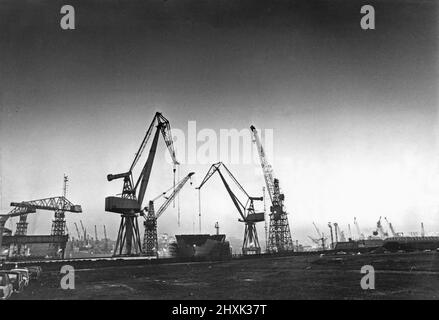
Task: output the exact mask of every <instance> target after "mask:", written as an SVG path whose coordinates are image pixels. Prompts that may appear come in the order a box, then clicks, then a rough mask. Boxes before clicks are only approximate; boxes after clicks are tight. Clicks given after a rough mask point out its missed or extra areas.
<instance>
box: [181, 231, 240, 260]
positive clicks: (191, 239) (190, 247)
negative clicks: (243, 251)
mask: <svg viewBox="0 0 439 320" xmlns="http://www.w3.org/2000/svg"><path fill="white" fill-rule="evenodd" d="M175 238H176V239H177V256H178V257H179V258H190V257H206V258H221V259H224V258H229V257H231V253H230V244H229V242H228V241H226V240H225V239H226V236H225V235H224V234H217V235H209V234H182V235H176V236H175Z"/></svg>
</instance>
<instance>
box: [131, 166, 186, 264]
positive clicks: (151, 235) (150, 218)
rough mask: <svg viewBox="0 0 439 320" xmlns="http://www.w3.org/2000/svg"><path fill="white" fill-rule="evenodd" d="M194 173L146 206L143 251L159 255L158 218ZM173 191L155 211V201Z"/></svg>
mask: <svg viewBox="0 0 439 320" xmlns="http://www.w3.org/2000/svg"><path fill="white" fill-rule="evenodd" d="M193 175H194V172H191V173H189V174H188V175H187V176H186V177H184V178H183V179H182V180H181V181H179V182H178V183H177V185H174V186H173V187H171V188H169V189H168V190H167V191H165V192H163V193H161V194H160V195H159V196H157V197H156V198H155V199H153V200H150V201H149V204H148V207H147V208H145V209H144V210H143V211H142V212H141V213H140V214H141V215H142V216H143V217H144V218H145V221H144V222H143V225H144V226H145V235H144V237H143V253H144V254H145V255H146V256H150V257H152V256H156V257H158V239H157V219H158V218H160V216H161V215H162V214H163V213H164V212H165V210H166V209H167V208H168V206H169V204H170V203H171V202H172V201H173V200H174V199H175V196H176V195H177V194H178V193H179V192H180V190H181V189H182V188H183V186H184V185H185V184H186V182H187V181H188V180H190V179H191V177H192V176H193ZM172 189H173V192H172V193H171V194H170V195H169V197H166V200H165V202H164V203H163V204H162V205H161V206H160V208H159V209H158V210H157V211H155V209H154V201H155V200H157V199H158V198H160V197H162V196H163V195H165V194H167V193H168V192H169V191H170V190H172Z"/></svg>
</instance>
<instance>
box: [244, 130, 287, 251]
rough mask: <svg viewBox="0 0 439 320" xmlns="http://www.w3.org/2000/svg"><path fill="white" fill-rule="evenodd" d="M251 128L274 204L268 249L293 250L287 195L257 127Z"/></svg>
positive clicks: (272, 206)
mask: <svg viewBox="0 0 439 320" xmlns="http://www.w3.org/2000/svg"><path fill="white" fill-rule="evenodd" d="M250 129H251V131H252V134H253V141H254V142H255V144H256V148H257V150H258V154H259V159H260V162H261V167H262V172H263V174H264V180H265V184H266V186H267V190H268V194H269V196H270V200H271V204H272V205H271V207H270V231H269V242H268V247H267V251H269V252H279V251H292V250H294V247H293V240H292V238H291V232H290V225H289V223H288V216H287V212H286V211H285V208H284V204H283V201H284V200H285V196H284V194H283V193H281V192H280V186H279V179H276V178H274V176H273V169H272V167H271V165H270V164H269V163H268V161H267V159H266V156H265V151H264V148H263V147H262V144H261V140H260V139H259V135H258V132H257V130H256V128H255V127H254V126H251V127H250Z"/></svg>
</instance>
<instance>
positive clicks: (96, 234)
mask: <svg viewBox="0 0 439 320" xmlns="http://www.w3.org/2000/svg"><path fill="white" fill-rule="evenodd" d="M98 241H99V240H98V229H97V227H96V225H95V242H96V243H97V242H98Z"/></svg>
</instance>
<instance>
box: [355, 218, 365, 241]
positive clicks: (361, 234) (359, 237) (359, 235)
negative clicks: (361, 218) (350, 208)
mask: <svg viewBox="0 0 439 320" xmlns="http://www.w3.org/2000/svg"><path fill="white" fill-rule="evenodd" d="M354 225H355V228H356V229H357V233H358V239H359V240H364V238H365V237H364V234H363V233H362V232H361V230H360V225H359V224H358V221H357V218H356V217H354Z"/></svg>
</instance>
